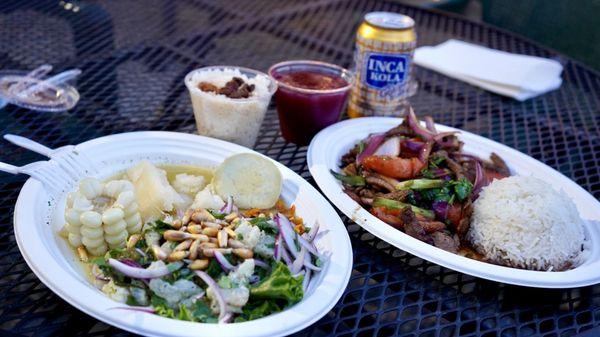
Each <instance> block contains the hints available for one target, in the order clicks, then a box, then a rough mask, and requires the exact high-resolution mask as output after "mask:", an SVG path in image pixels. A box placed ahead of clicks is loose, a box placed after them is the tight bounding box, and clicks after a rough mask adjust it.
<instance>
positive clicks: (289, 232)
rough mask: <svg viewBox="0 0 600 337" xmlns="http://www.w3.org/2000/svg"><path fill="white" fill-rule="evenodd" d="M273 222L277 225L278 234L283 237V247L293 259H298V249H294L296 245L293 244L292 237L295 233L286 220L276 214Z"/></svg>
mask: <svg viewBox="0 0 600 337" xmlns="http://www.w3.org/2000/svg"><path fill="white" fill-rule="evenodd" d="M275 222H276V223H277V224H278V225H279V232H280V233H281V235H282V236H283V240H284V241H285V245H286V246H287V249H288V250H289V251H290V253H292V256H293V257H294V258H297V257H298V248H297V247H296V243H295V242H294V237H295V236H296V232H295V231H294V228H293V227H292V224H291V223H290V220H288V218H287V217H286V216H285V215H283V214H281V213H278V214H277V216H276V217H275Z"/></svg>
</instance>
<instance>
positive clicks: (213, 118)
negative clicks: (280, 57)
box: [184, 66, 277, 147]
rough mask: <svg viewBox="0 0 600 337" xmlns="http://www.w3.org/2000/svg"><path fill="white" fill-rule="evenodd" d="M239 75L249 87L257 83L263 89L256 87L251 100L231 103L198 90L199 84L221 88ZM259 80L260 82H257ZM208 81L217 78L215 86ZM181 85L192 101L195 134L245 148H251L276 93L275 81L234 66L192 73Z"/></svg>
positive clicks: (242, 99) (227, 98) (238, 100)
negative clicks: (208, 84) (247, 82)
mask: <svg viewBox="0 0 600 337" xmlns="http://www.w3.org/2000/svg"><path fill="white" fill-rule="evenodd" d="M240 75H243V76H242V78H243V77H244V76H245V77H247V79H248V80H249V81H251V82H250V83H252V81H253V80H254V81H259V82H260V83H261V84H263V85H262V86H261V88H262V89H261V88H259V85H258V83H255V84H256V87H255V89H254V91H253V92H252V96H250V97H248V98H236V99H234V98H229V97H227V96H225V95H218V94H215V93H212V92H204V91H202V90H200V89H199V88H198V83H199V82H202V81H204V82H209V83H212V84H214V85H217V86H222V85H224V84H225V82H227V81H229V80H231V79H232V78H233V77H240ZM259 76H260V77H261V78H257V77H259ZM211 78H216V79H215V81H216V82H211ZM244 80H246V79H244ZM184 81H185V85H186V86H187V88H188V91H189V93H190V98H191V100H192V108H193V110H194V117H195V118H196V127H197V129H198V134H200V135H203V136H208V137H213V138H219V139H222V140H226V141H229V142H233V143H236V144H240V145H242V146H246V147H252V146H254V143H255V142H256V137H257V136H258V131H259V129H260V126H261V124H262V121H263V119H264V117H265V113H266V112H267V108H268V106H269V102H270V101H271V96H273V93H274V92H275V90H277V84H276V83H275V81H273V80H272V79H271V78H270V77H269V76H268V75H267V74H265V73H262V72H260V71H256V70H252V69H248V68H242V67H233V66H211V67H204V68H199V69H195V70H193V71H191V72H190V73H188V74H187V75H186V76H185V79H184Z"/></svg>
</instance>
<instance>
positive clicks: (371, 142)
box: [356, 133, 385, 164]
mask: <svg viewBox="0 0 600 337" xmlns="http://www.w3.org/2000/svg"><path fill="white" fill-rule="evenodd" d="M384 139H385V133H378V134H373V135H371V136H370V137H369V138H367V145H366V146H365V149H364V150H363V151H362V152H361V153H359V154H358V156H356V163H357V164H360V163H361V162H362V160H363V159H365V158H366V157H368V156H371V155H373V153H375V151H376V150H377V148H378V147H379V145H381V143H383V140H384Z"/></svg>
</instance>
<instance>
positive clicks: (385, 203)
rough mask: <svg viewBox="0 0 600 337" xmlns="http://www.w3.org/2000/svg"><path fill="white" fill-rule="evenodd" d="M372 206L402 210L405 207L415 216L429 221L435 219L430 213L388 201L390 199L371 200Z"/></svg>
mask: <svg viewBox="0 0 600 337" xmlns="http://www.w3.org/2000/svg"><path fill="white" fill-rule="evenodd" d="M373 206H380V207H385V208H391V209H404V208H406V207H409V208H410V209H411V210H412V211H413V212H415V213H416V214H419V215H422V216H424V217H426V218H430V219H433V218H435V214H434V213H433V212H432V211H429V210H426V209H422V208H419V207H417V206H414V205H411V204H406V203H403V202H400V201H396V200H390V199H385V198H376V199H375V200H373Z"/></svg>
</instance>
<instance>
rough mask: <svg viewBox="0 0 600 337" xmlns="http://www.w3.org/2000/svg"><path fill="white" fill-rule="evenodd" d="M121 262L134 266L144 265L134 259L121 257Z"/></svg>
mask: <svg viewBox="0 0 600 337" xmlns="http://www.w3.org/2000/svg"><path fill="white" fill-rule="evenodd" d="M119 261H120V262H122V263H123V264H126V265H128V266H130V267H134V268H142V265H141V264H139V263H137V261H134V260H132V259H120V260H119Z"/></svg>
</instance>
